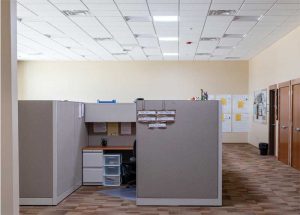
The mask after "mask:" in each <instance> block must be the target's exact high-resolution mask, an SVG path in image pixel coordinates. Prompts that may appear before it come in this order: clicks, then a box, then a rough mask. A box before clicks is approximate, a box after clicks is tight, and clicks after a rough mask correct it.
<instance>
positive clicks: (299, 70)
mask: <svg viewBox="0 0 300 215" xmlns="http://www.w3.org/2000/svg"><path fill="white" fill-rule="evenodd" d="M299 47H300V27H298V28H297V29H295V30H294V31H292V32H290V33H289V34H288V35H286V36H285V37H283V38H282V39H280V40H279V41H277V42H276V43H274V44H273V45H272V46H270V47H269V48H267V49H266V50H264V51H263V52H261V53H260V54H258V55H257V56H256V57H254V58H253V59H251V60H250V61H249V93H250V98H251V101H250V104H252V103H253V93H254V91H255V90H259V89H264V88H268V87H269V86H270V85H273V84H277V83H281V82H284V81H289V80H291V79H295V78H299V77H300V61H299V59H300V48H299ZM250 112H251V114H250V115H251V116H250V117H251V119H252V108H250ZM248 139H249V142H250V143H251V144H253V145H255V146H257V144H258V143H259V142H268V124H257V123H253V121H252V120H251V123H250V131H249V138H248Z"/></svg>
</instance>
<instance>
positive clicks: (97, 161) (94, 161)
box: [83, 150, 103, 167]
mask: <svg viewBox="0 0 300 215" xmlns="http://www.w3.org/2000/svg"><path fill="white" fill-rule="evenodd" d="M83 167H103V151H101V150H98V151H97V150H87V151H83Z"/></svg>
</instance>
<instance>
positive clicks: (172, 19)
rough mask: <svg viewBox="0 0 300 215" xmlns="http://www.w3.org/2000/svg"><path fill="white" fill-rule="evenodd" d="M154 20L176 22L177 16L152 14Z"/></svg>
mask: <svg viewBox="0 0 300 215" xmlns="http://www.w3.org/2000/svg"><path fill="white" fill-rule="evenodd" d="M153 21H154V22H178V16H153Z"/></svg>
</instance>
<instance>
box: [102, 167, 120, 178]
mask: <svg viewBox="0 0 300 215" xmlns="http://www.w3.org/2000/svg"><path fill="white" fill-rule="evenodd" d="M120 174H121V172H120V166H105V167H104V175H105V176H107V175H108V176H109V175H116V176H119V175H120Z"/></svg>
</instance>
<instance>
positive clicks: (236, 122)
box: [232, 113, 249, 132]
mask: <svg viewBox="0 0 300 215" xmlns="http://www.w3.org/2000/svg"><path fill="white" fill-rule="evenodd" d="M248 122H249V114H247V113H235V114H234V117H233V119H232V131H233V132H248V127H249V123H248Z"/></svg>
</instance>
